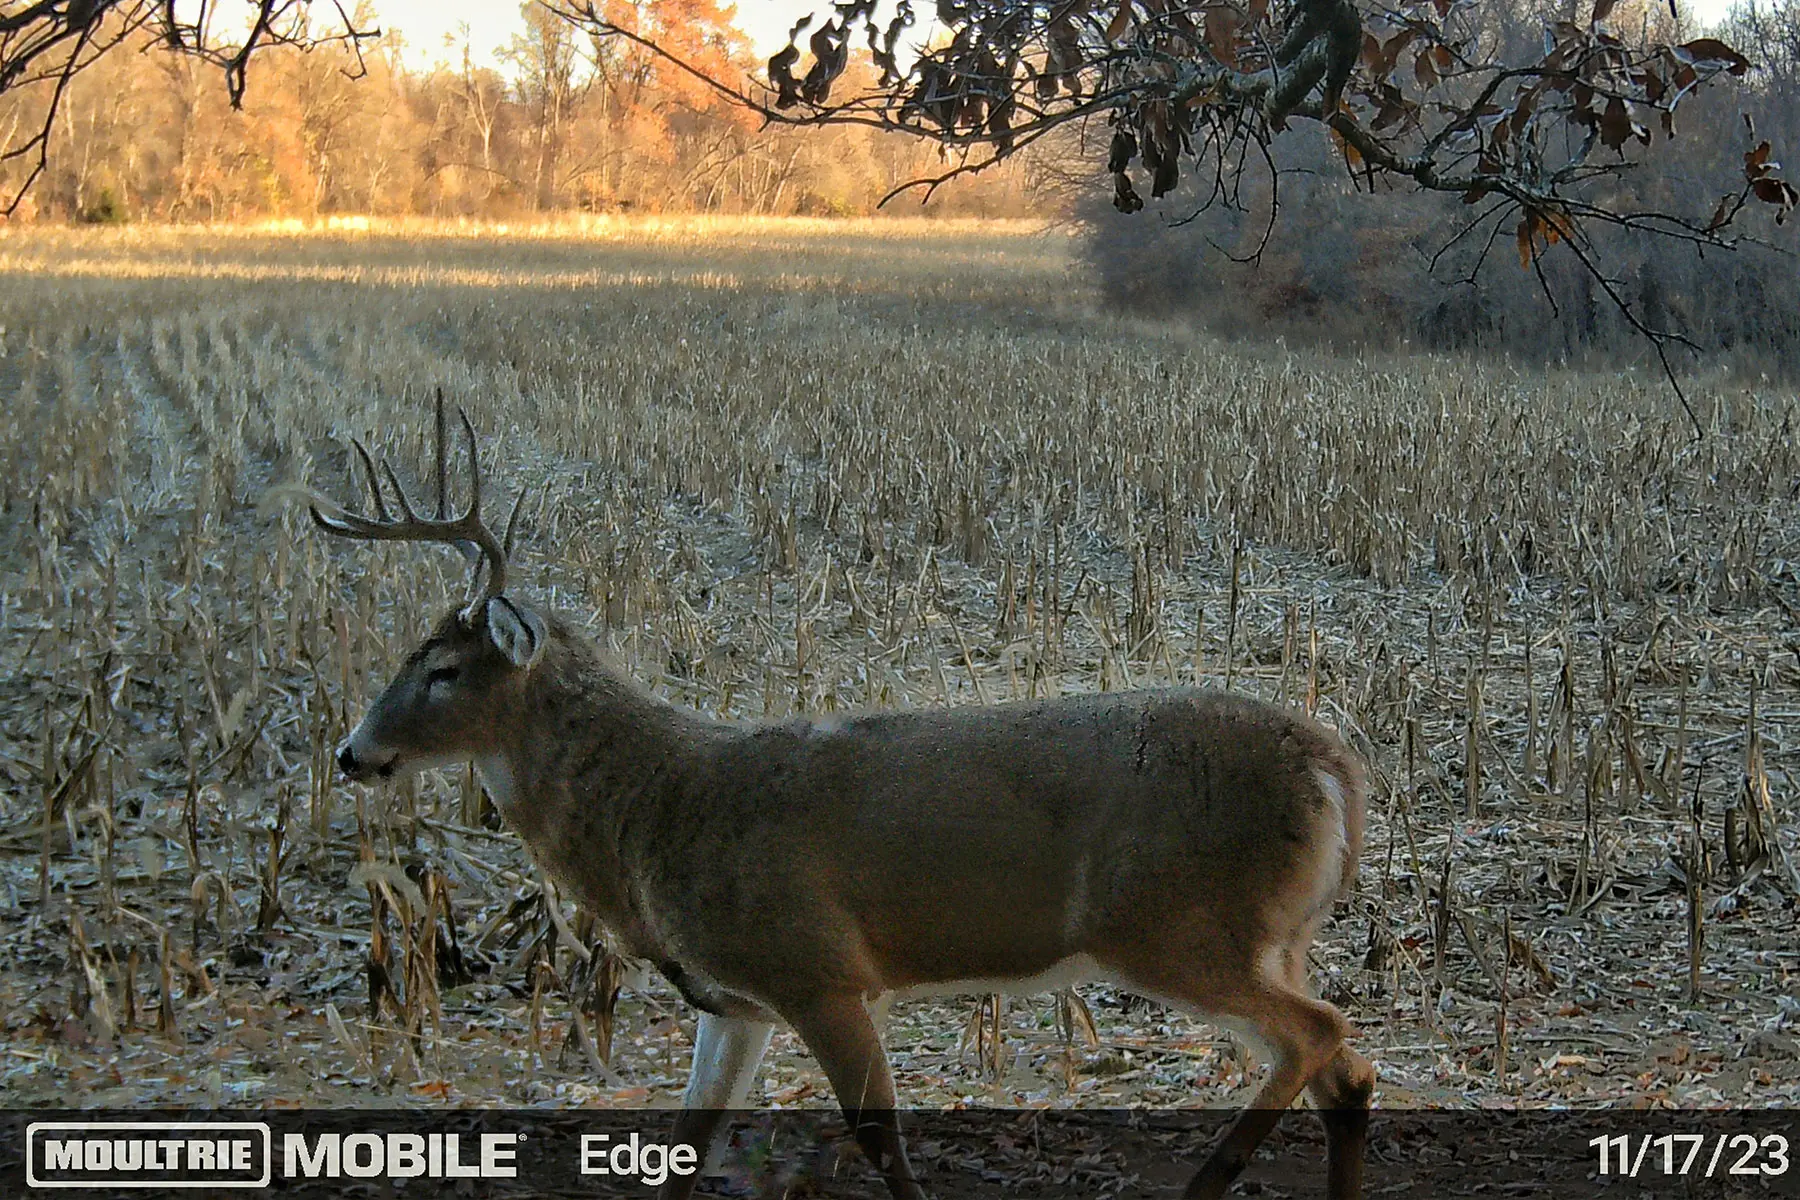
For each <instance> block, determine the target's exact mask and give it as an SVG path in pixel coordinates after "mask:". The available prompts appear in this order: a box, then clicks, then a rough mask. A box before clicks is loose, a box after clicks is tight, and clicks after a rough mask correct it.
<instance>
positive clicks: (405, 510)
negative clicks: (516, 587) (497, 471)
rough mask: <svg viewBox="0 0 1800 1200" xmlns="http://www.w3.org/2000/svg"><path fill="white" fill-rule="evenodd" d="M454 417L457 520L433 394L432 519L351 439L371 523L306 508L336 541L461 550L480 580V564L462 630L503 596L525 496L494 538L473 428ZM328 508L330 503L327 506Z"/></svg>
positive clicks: (440, 397)
mask: <svg viewBox="0 0 1800 1200" xmlns="http://www.w3.org/2000/svg"><path fill="white" fill-rule="evenodd" d="M456 415H457V418H458V419H459V420H461V421H462V427H463V436H464V437H465V439H466V440H467V442H468V446H469V506H468V507H467V508H465V509H464V510H463V512H462V515H460V516H457V517H449V516H447V515H446V510H447V509H448V507H449V497H448V489H447V486H446V482H445V474H446V472H445V457H446V456H445V448H444V389H443V388H439V389H438V393H437V516H436V517H435V518H427V517H421V516H419V514H418V513H416V512H414V511H413V506H412V501H411V499H410V498H408V496H407V494H406V489H405V488H403V487H401V486H400V480H399V479H398V478H397V477H396V476H395V475H394V470H393V468H392V467H390V466H388V464H387V462H386V460H383V461H382V463H381V468H380V470H379V471H377V470H376V467H375V463H374V461H373V460H372V459H370V457H369V452H368V450H367V449H365V448H364V447H363V444H362V442H361V441H359V440H357V439H355V438H352V439H350V444H351V445H352V446H354V447H355V448H356V454H357V457H358V458H360V459H362V465H363V471H364V473H365V474H366V475H367V476H368V480H369V497H370V500H371V501H372V502H373V505H374V509H375V515H374V516H373V517H363V516H358V515H356V514H355V513H352V512H349V511H347V510H345V509H343V508H342V507H339V506H337V505H335V504H333V505H332V507H333V508H334V509H336V511H335V512H329V513H326V512H320V511H319V506H318V504H317V503H314V504H311V505H309V506H308V507H309V509H310V511H311V512H312V518H313V521H314V523H315V524H317V525H318V527H319V528H320V529H323V530H324V531H325V532H326V533H333V534H336V535H337V536H339V537H347V538H360V539H363V540H365V541H380V542H446V543H449V544H450V545H453V546H457V547H459V548H461V549H462V550H463V551H464V552H465V553H466V554H468V555H469V558H470V561H471V563H473V564H475V568H476V571H475V578H476V579H479V578H480V577H481V570H480V564H481V563H482V562H483V561H485V562H486V563H487V568H488V569H487V582H486V584H485V586H483V587H482V588H481V589H480V590H479V591H478V592H476V594H475V595H474V596H473V597H472V598H471V599H470V600H469V603H468V604H467V605H466V606H465V607H464V608H463V610H462V620H463V622H464V624H468V623H469V622H471V621H473V620H474V619H475V618H476V617H477V616H479V615H480V614H481V612H482V611H483V610H484V609H485V608H486V607H487V603H488V601H490V600H493V599H495V598H496V597H498V596H499V595H500V594H501V593H502V592H503V591H505V590H506V559H507V556H508V555H509V554H510V553H512V546H513V533H514V531H515V530H516V528H517V526H518V523H519V509H520V508H521V507H522V506H523V504H524V502H525V493H524V492H520V493H519V498H518V500H517V501H515V502H514V504H513V509H512V515H511V516H510V517H508V518H507V521H506V535H505V538H504V540H502V539H500V538H496V537H495V536H494V533H493V531H492V530H490V529H489V528H488V527H487V525H486V524H484V523H483V522H482V519H481V460H480V458H479V456H478V455H477V454H476V451H475V427H474V426H473V425H471V424H470V423H469V415H468V414H467V413H465V412H464V411H463V410H462V409H461V408H460V407H459V408H458V409H457V410H456ZM383 476H386V477H387V482H388V487H390V488H392V489H393V493H394V496H393V498H394V502H395V503H396V504H397V505H398V506H399V508H400V514H401V515H400V517H399V518H395V517H394V516H393V515H392V514H391V513H390V512H389V510H388V504H387V497H386V496H385V495H383V492H382V486H381V480H382V477H383ZM325 503H327V504H331V503H332V502H331V501H329V500H327V501H325Z"/></svg>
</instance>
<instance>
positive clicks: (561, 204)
mask: <svg viewBox="0 0 1800 1200" xmlns="http://www.w3.org/2000/svg"><path fill="white" fill-rule="evenodd" d="M604 7H605V8H606V9H607V11H608V13H609V15H610V16H611V17H612V18H613V19H616V20H618V21H619V22H620V23H621V24H626V25H628V26H629V27H631V28H634V29H637V30H640V31H642V32H644V33H646V34H647V35H651V36H654V37H655V38H656V39H657V40H658V41H659V42H660V43H662V44H663V45H665V46H668V47H670V48H672V49H674V50H676V51H678V52H680V53H681V54H682V55H683V56H684V57H685V58H686V59H687V60H688V61H690V62H693V63H695V64H696V65H699V66H701V67H703V68H705V69H706V70H708V71H709V72H710V73H711V74H713V76H714V77H715V78H719V79H725V80H744V79H745V78H746V77H748V76H750V75H755V74H760V73H761V72H762V70H763V64H761V63H760V62H758V61H757V60H756V58H755V56H754V54H753V53H752V51H751V48H750V44H749V42H748V40H747V39H746V38H745V37H744V35H743V33H742V32H740V31H739V30H738V28H737V27H736V26H735V25H734V24H733V23H732V9H731V7H730V6H729V5H722V4H720V3H717V2H716V0H637V2H636V3H628V2H627V0H617V2H615V3H613V4H610V5H607V6H604ZM522 11H523V13H524V16H525V33H524V34H523V35H521V36H519V37H516V38H515V39H513V41H512V43H511V44H510V45H508V46H507V47H505V48H504V49H502V50H501V51H500V54H499V56H498V57H499V63H500V68H499V69H495V68H493V67H487V66H483V65H481V64H480V63H479V62H478V61H477V59H478V55H476V54H475V53H473V49H474V48H472V47H470V46H468V45H467V44H466V43H465V45H464V46H463V47H462V48H461V51H460V53H459V54H458V53H455V52H453V53H452V57H453V58H455V59H456V60H457V61H454V62H452V63H448V64H440V65H437V66H435V67H433V68H431V69H428V70H416V69H411V68H409V66H408V64H407V63H406V62H405V61H404V60H403V59H402V57H401V56H400V55H399V54H398V53H397V52H396V46H395V45H394V43H393V42H392V40H391V39H382V40H381V41H378V42H375V43H374V44H372V45H370V46H368V47H365V49H364V51H363V54H362V61H361V64H360V66H359V64H358V60H357V57H356V55H355V54H354V53H352V52H351V51H350V50H348V49H346V48H345V47H343V46H342V45H326V46H321V47H318V48H315V49H313V50H311V51H302V50H298V49H295V48H293V47H286V46H277V47H271V48H270V49H269V50H268V51H266V52H265V53H263V54H260V55H259V56H258V58H257V61H256V63H255V64H254V66H253V67H252V70H251V76H250V86H249V89H248V91H247V93H246V95H245V99H244V105H243V109H242V111H241V112H234V111H232V109H231V107H230V104H229V102H228V98H227V95H226V90H225V87H224V85H223V83H222V80H221V78H220V74H219V71H218V69H217V68H216V67H213V66H209V65H208V64H206V63H204V62H200V61H197V60H195V59H194V58H192V57H189V56H185V55H176V54H167V53H159V52H157V48H156V47H155V45H154V39H153V38H151V37H150V35H149V34H148V33H144V34H142V35H141V36H139V37H137V38H135V39H134V40H132V41H129V42H127V44H125V45H123V46H120V47H119V48H118V49H117V50H115V51H113V52H111V53H108V54H106V55H104V56H103V57H102V58H100V59H99V61H97V62H95V63H94V64H93V65H92V66H90V67H88V68H87V69H85V70H84V71H82V72H81V73H80V74H79V75H77V76H76V77H75V78H74V79H73V81H72V82H71V85H70V87H69V91H68V94H67V96H65V97H64V100H63V103H62V106H61V110H60V111H59V112H58V114H57V118H56V122H57V123H56V129H55V133H54V141H53V142H52V145H51V151H50V156H49V163H48V168H47V170H46V172H45V175H44V177H43V178H41V179H40V180H38V182H37V183H36V185H35V186H34V187H33V188H32V190H31V192H30V194H29V195H28V197H27V198H26V201H25V203H24V205H22V206H21V209H20V212H19V213H18V214H16V217H23V218H24V219H27V220H29V219H32V218H38V219H52V220H72V221H98V222H106V221H122V220H157V221H183V222H187V221H199V222H215V221H234V220H243V219H248V218H258V217H270V216H275V217H296V216H297V217H315V216H322V215H326V214H331V213H358V214H372V215H401V214H406V215H423V216H434V217H474V218H492V219H506V218H512V217H516V216H519V215H522V214H528V213H529V214H545V213H556V212H620V211H648V212H719V213H749V214H798V215H802V216H851V215H861V214H867V213H870V212H872V211H874V209H875V207H876V205H877V204H878V203H879V202H880V200H881V199H882V198H883V197H884V196H885V195H887V194H888V193H889V192H890V191H892V190H893V189H894V188H896V187H898V186H900V185H902V184H905V183H907V182H909V181H911V180H914V179H917V178H920V177H921V176H928V175H936V174H940V173H942V172H943V171H944V169H945V167H944V165H943V164H942V163H941V162H940V160H939V156H938V152H937V149H936V147H933V146H927V145H924V144H921V143H919V142H917V141H916V140H913V139H910V138H907V137H904V136H900V135H896V134H890V133H884V132H883V131H880V130H876V129H871V128H867V127H856V126H835V127H831V128H824V129H794V128H783V127H779V126H777V127H769V128H765V127H764V126H763V121H762V119H761V118H760V117H758V116H757V115H756V114H754V113H751V112H748V111H746V110H744V109H742V108H740V107H736V106H734V105H731V104H729V103H728V102H726V101H725V100H723V99H722V98H721V97H720V96H719V95H718V94H717V93H716V92H714V91H713V90H712V89H710V88H708V87H706V86H705V85H704V84H703V83H701V82H699V81H697V80H695V79H694V78H692V77H691V76H688V75H685V74H682V73H680V72H678V71H674V70H671V69H670V68H669V67H668V66H667V65H666V64H664V63H660V62H658V61H656V60H655V59H654V58H653V57H652V56H651V55H650V54H649V53H648V52H647V51H645V50H643V49H641V48H639V47H635V46H632V45H630V44H629V43H627V42H625V41H624V40H622V39H613V40H609V41H599V40H596V39H593V38H590V37H588V36H587V35H585V34H583V33H582V32H581V31H579V30H577V29H575V28H574V27H573V26H571V25H570V24H568V23H567V22H565V21H562V20H560V19H558V18H557V17H555V16H553V15H552V14H551V13H549V12H548V11H547V10H545V9H543V8H542V7H540V6H538V5H536V4H532V3H527V4H524V5H523V6H522ZM316 19H320V20H322V19H324V18H323V17H322V16H321V17H318V18H316ZM357 21H358V23H359V24H369V25H373V24H378V22H375V21H373V20H372V19H367V20H365V17H364V16H359V17H358V18H357ZM400 32H401V33H402V35H404V30H401V31H400ZM48 100H49V92H48V90H47V89H46V88H43V87H34V88H20V89H16V90H14V91H11V92H7V93H5V94H4V95H0V144H4V145H10V144H12V143H13V142H14V141H15V140H18V139H22V138H23V137H25V136H29V133H30V131H32V130H34V129H36V128H37V127H38V126H39V125H41V123H42V112H43V106H44V105H45V104H46V103H47V102H48ZM31 165H32V164H31V161H30V160H29V159H25V160H19V161H15V162H13V163H8V164H0V186H3V187H4V188H5V189H6V190H5V193H4V194H5V195H6V196H7V197H10V196H11V195H12V194H13V193H14V192H16V191H17V188H18V186H19V184H20V183H21V182H22V181H23V179H24V176H25V174H26V172H27V171H29V169H30V167H31ZM1033 193H1034V185H1033V177H1032V171H1031V170H1030V165H1029V164H1028V163H1026V162H1024V161H1020V162H1018V163H1009V164H1005V165H1003V166H1001V167H997V168H995V169H993V170H991V171H987V172H984V173H983V174H981V175H979V176H976V177H974V178H965V179H961V180H957V181H955V184H954V186H947V187H945V188H943V189H941V190H939V191H938V193H937V194H936V195H935V196H934V197H933V200H932V203H931V204H930V205H929V206H928V207H927V209H926V211H927V212H929V213H934V214H938V215H946V216H1020V215H1025V214H1028V213H1033V212H1036V211H1039V209H1040V204H1039V198H1038V197H1037V196H1035V195H1034V194H1033ZM889 208H891V209H895V210H898V211H904V212H908V213H917V212H918V211H919V205H918V204H917V202H916V201H913V202H907V201H904V200H901V201H896V202H895V203H893V204H890V205H889Z"/></svg>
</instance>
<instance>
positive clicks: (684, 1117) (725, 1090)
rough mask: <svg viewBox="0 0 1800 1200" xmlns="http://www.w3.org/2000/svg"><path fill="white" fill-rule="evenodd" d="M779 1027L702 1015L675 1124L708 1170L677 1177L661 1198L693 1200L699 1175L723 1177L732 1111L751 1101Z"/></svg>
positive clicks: (667, 1183) (680, 1141) (661, 1192)
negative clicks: (759, 1070)
mask: <svg viewBox="0 0 1800 1200" xmlns="http://www.w3.org/2000/svg"><path fill="white" fill-rule="evenodd" d="M774 1028H775V1027H774V1026H773V1025H770V1024H768V1023H767V1022H763V1021H744V1020H739V1019H737V1018H735V1017H721V1016H715V1015H714V1014H712V1013H708V1012H703V1013H701V1014H700V1022H699V1025H698V1027H697V1028H696V1029H695V1031H694V1066H693V1070H692V1071H691V1072H690V1073H689V1075H688V1085H687V1091H686V1092H685V1093H684V1094H683V1095H682V1098H681V1103H682V1106H683V1107H682V1112H681V1115H680V1116H679V1117H678V1118H676V1121H675V1144H677V1145H687V1146H692V1147H694V1148H695V1149H696V1150H698V1151H699V1153H700V1157H701V1159H702V1166H701V1168H700V1170H699V1171H698V1172H696V1173H695V1174H693V1175H674V1174H671V1175H670V1176H669V1177H668V1178H667V1179H666V1180H664V1182H663V1186H662V1188H661V1189H660V1190H659V1191H658V1192H657V1200H687V1197H688V1196H689V1195H691V1194H692V1193H693V1190H694V1184H695V1183H696V1182H698V1179H699V1176H701V1175H714V1174H717V1173H718V1169H719V1159H720V1157H721V1156H722V1151H723V1149H724V1139H723V1138H722V1137H721V1136H720V1135H721V1134H722V1133H723V1132H724V1131H725V1116H726V1113H727V1112H728V1111H730V1110H732V1109H741V1108H743V1107H744V1106H745V1105H746V1104H748V1103H749V1100H750V1085H751V1084H752V1083H754V1082H755V1080H756V1069H757V1067H758V1066H759V1065H761V1063H762V1058H763V1053H764V1052H765V1051H766V1050H768V1048H769V1034H770V1033H771V1032H772V1031H773V1030H774Z"/></svg>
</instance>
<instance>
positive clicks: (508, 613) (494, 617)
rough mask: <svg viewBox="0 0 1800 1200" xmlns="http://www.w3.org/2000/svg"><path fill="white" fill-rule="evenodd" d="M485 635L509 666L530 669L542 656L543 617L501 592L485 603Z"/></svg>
mask: <svg viewBox="0 0 1800 1200" xmlns="http://www.w3.org/2000/svg"><path fill="white" fill-rule="evenodd" d="M487 627H488V637H490V638H492V639H493V641H494V646H495V647H496V648H497V649H498V650H499V651H500V653H502V654H504V655H506V657H507V658H508V659H510V660H511V661H512V664H513V666H515V667H518V668H520V669H522V670H527V671H528V670H530V669H531V668H532V667H534V666H536V665H537V660H538V659H539V658H541V657H543V654H544V644H545V642H546V640H547V638H548V632H547V631H546V630H545V628H544V622H543V618H541V617H539V616H538V615H537V614H536V613H534V612H532V611H531V610H530V609H529V608H526V607H524V606H523V605H520V604H514V603H513V602H512V601H511V600H508V599H507V598H506V597H505V596H495V597H494V598H493V599H492V600H489V601H488V605H487Z"/></svg>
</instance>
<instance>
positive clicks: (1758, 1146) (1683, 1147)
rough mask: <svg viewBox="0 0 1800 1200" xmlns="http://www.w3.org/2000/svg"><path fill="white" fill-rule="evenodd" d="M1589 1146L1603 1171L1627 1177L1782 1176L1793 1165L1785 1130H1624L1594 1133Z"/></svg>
mask: <svg viewBox="0 0 1800 1200" xmlns="http://www.w3.org/2000/svg"><path fill="white" fill-rule="evenodd" d="M1588 1148H1589V1149H1590V1150H1592V1151H1593V1152H1594V1154H1595V1156H1596V1161H1597V1164H1598V1166H1599V1171H1600V1174H1601V1175H1603V1176H1612V1175H1617V1176H1623V1177H1625V1178H1627V1179H1639V1178H1647V1177H1652V1176H1662V1177H1665V1178H1676V1177H1704V1178H1707V1179H1715V1178H1720V1177H1728V1176H1738V1177H1742V1176H1746V1175H1760V1176H1764V1177H1768V1178H1777V1177H1780V1176H1783V1175H1786V1174H1788V1173H1789V1172H1790V1171H1791V1170H1792V1169H1793V1162H1792V1156H1791V1153H1790V1147H1789V1144H1788V1139H1787V1136H1786V1135H1785V1134H1780V1133H1765V1134H1757V1133H1663V1134H1651V1133H1641V1134H1631V1133H1620V1134H1609V1135H1602V1136H1600V1137H1596V1138H1593V1139H1591V1140H1590V1141H1589V1142H1588Z"/></svg>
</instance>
